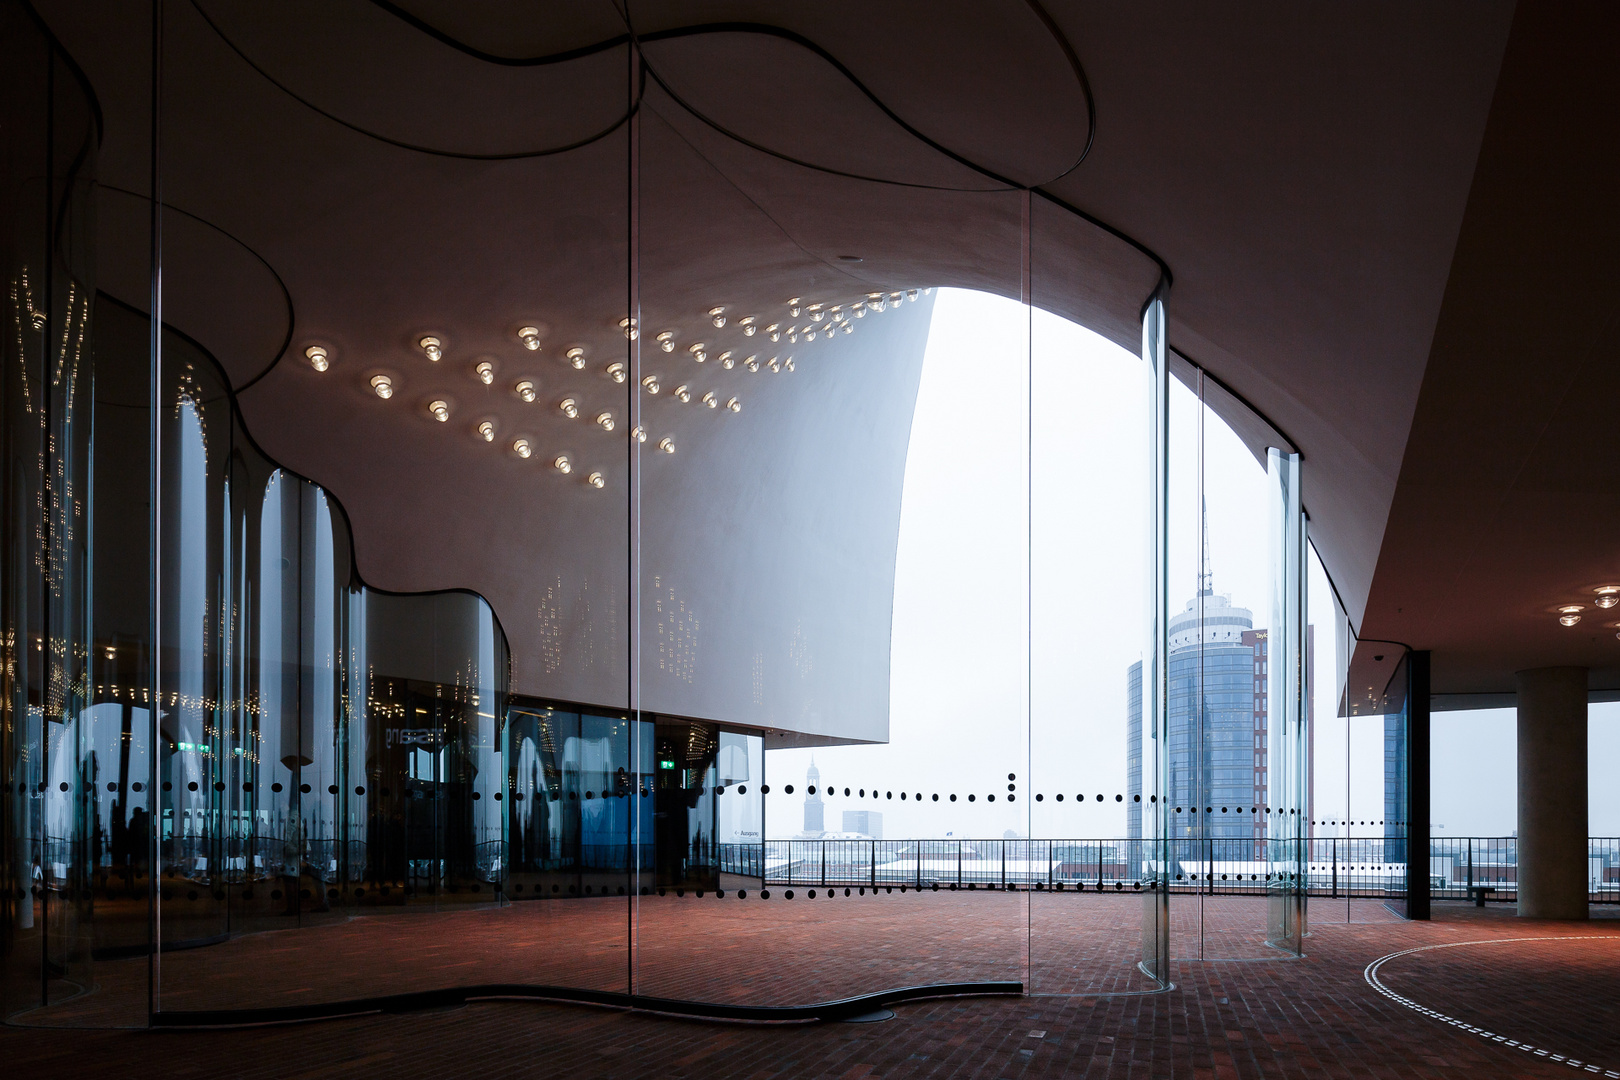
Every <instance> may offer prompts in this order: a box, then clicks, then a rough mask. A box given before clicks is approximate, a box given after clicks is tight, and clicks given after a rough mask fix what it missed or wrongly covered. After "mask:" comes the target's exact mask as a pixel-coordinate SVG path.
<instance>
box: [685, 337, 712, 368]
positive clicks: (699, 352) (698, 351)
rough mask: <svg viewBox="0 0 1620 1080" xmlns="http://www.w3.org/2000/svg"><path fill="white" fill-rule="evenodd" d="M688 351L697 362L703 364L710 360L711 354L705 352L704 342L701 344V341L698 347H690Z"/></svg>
mask: <svg viewBox="0 0 1620 1080" xmlns="http://www.w3.org/2000/svg"><path fill="white" fill-rule="evenodd" d="M686 351H687V352H689V353H691V354H692V359H694V360H696V361H697V362H698V363H700V364H701V363H703V361H705V360H707V359H708V358H709V354H708V353H707V352H705V351H704V345H703V342H701V341H700V342H698V343H697V344H696V345H690V346H688V347H687V349H686Z"/></svg>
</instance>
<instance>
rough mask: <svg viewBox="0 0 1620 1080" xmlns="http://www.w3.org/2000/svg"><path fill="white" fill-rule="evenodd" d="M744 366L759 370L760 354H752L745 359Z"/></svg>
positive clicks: (751, 369) (750, 369)
mask: <svg viewBox="0 0 1620 1080" xmlns="http://www.w3.org/2000/svg"><path fill="white" fill-rule="evenodd" d="M743 367H745V368H747V369H748V370H749V371H758V370H759V357H758V356H750V357H749V358H748V359H746V360H744V361H743Z"/></svg>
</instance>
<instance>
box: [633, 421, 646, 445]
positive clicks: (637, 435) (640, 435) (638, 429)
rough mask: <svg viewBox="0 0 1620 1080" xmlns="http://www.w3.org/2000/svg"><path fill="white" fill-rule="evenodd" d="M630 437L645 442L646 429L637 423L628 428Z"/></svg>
mask: <svg viewBox="0 0 1620 1080" xmlns="http://www.w3.org/2000/svg"><path fill="white" fill-rule="evenodd" d="M630 437H631V438H632V439H634V440H636V442H638V443H643V442H646V441H647V429H646V428H644V427H642V426H641V425H640V424H637V425H636V426H635V427H633V428H631V429H630Z"/></svg>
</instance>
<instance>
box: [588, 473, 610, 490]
mask: <svg viewBox="0 0 1620 1080" xmlns="http://www.w3.org/2000/svg"><path fill="white" fill-rule="evenodd" d="M585 482H586V483H587V484H589V485H591V487H593V488H596V489H598V490H600V489H601V488H602V486H603V485H604V484H606V483H607V481H606V480H603V479H602V474H601V473H599V472H593V473H591V475H589V476H587V477H586V478H585Z"/></svg>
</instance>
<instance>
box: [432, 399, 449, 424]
mask: <svg viewBox="0 0 1620 1080" xmlns="http://www.w3.org/2000/svg"><path fill="white" fill-rule="evenodd" d="M428 412H430V413H432V414H433V419H435V420H437V421H438V422H439V423H441V424H442V423H444V422H445V421H446V420H448V419H450V404H449V402H445V401H430V402H428Z"/></svg>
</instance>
